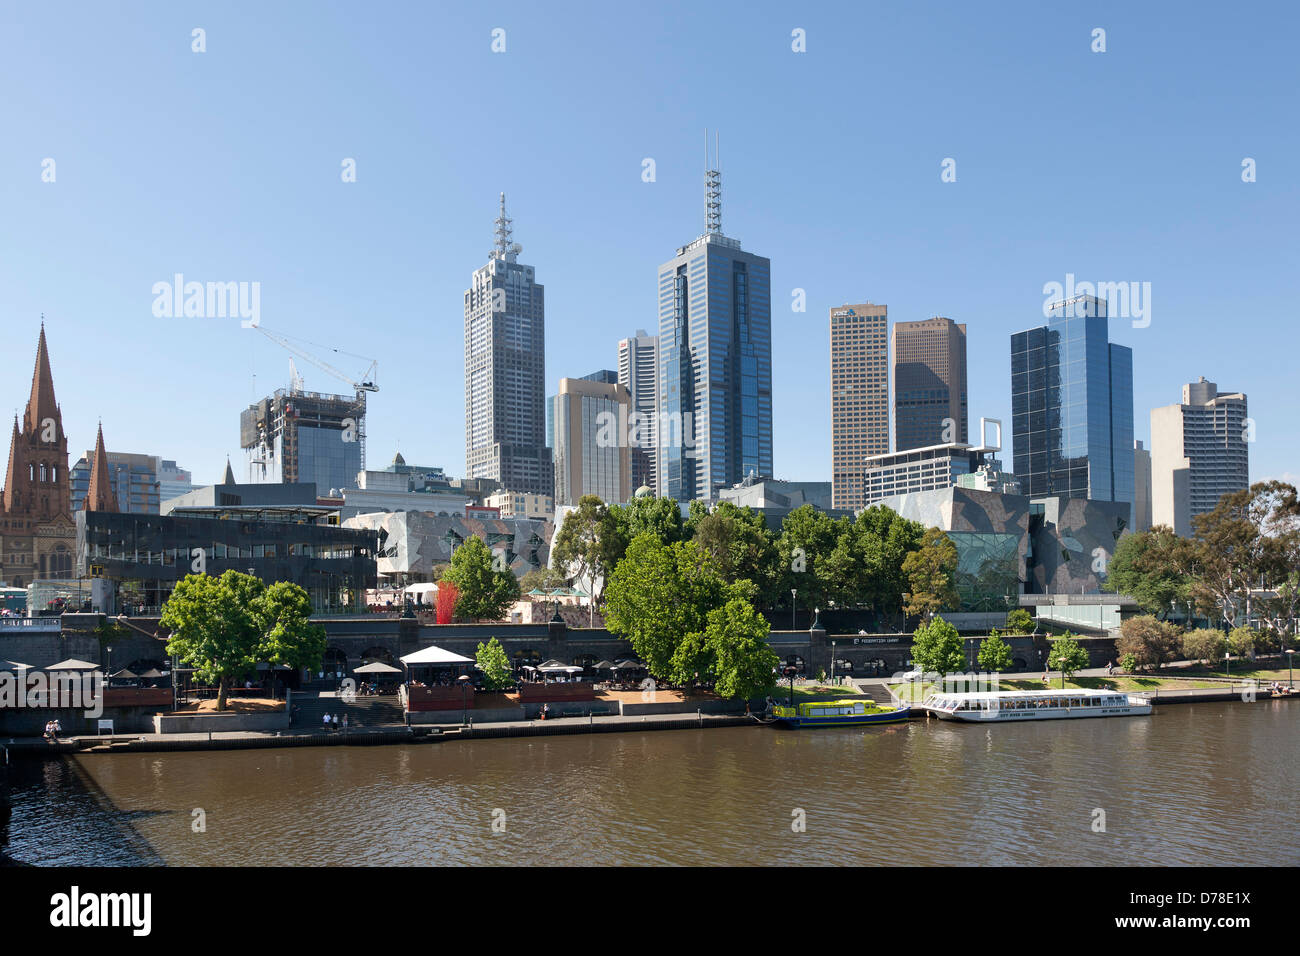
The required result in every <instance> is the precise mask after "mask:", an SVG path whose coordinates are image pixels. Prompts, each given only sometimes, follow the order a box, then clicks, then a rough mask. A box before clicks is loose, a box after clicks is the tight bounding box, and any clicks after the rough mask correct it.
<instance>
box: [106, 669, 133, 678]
mask: <svg viewBox="0 0 1300 956" xmlns="http://www.w3.org/2000/svg"><path fill="white" fill-rule="evenodd" d="M109 676H111V677H113V678H115V679H120V680H135V679H136V678H137V677H139V676H140V675H139V674H137V673H135V672H134V671H129V670H127V669H126V668H125V667H123V668H122V669H121V670H120V671H118V672H117V673H116V674H111V675H109Z"/></svg>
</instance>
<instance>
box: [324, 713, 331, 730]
mask: <svg viewBox="0 0 1300 956" xmlns="http://www.w3.org/2000/svg"><path fill="white" fill-rule="evenodd" d="M323 720H324V721H325V729H326V730H329V729H330V715H329V714H326V715H325V716H324V718H323Z"/></svg>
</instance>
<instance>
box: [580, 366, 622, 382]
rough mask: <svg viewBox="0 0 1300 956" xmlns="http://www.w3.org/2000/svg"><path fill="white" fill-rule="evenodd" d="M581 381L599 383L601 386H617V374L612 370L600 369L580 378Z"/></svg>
mask: <svg viewBox="0 0 1300 956" xmlns="http://www.w3.org/2000/svg"><path fill="white" fill-rule="evenodd" d="M582 381H584V382H600V383H601V384H602V385H617V384H618V372H616V371H614V370H613V369H612V368H600V369H596V371H594V372H592V373H591V374H590V375H584V376H582Z"/></svg>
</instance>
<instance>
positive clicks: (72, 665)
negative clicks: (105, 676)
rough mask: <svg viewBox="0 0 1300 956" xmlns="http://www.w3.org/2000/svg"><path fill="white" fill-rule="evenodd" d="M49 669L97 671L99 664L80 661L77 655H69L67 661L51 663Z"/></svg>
mask: <svg viewBox="0 0 1300 956" xmlns="http://www.w3.org/2000/svg"><path fill="white" fill-rule="evenodd" d="M45 669H46V670H47V671H97V670H99V665H98V664H92V663H90V661H79V660H77V659H76V658H75V657H69V658H68V659H67V660H66V661H59V662H58V663H57V664H51V665H50V666H49V667H47V668H45Z"/></svg>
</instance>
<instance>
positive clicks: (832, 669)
mask: <svg viewBox="0 0 1300 956" xmlns="http://www.w3.org/2000/svg"><path fill="white" fill-rule="evenodd" d="M831 686H832V687H834V686H835V642H834V641H831Z"/></svg>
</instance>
